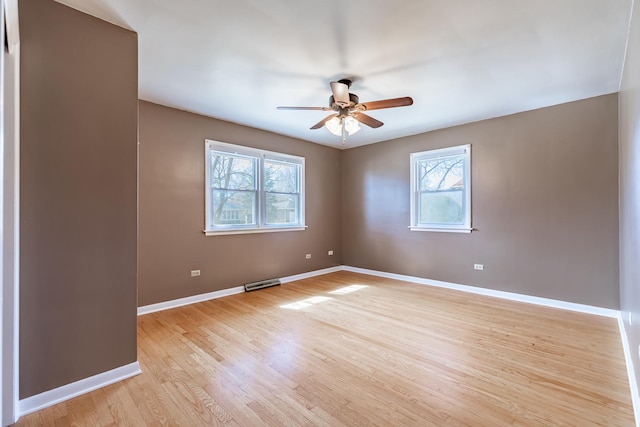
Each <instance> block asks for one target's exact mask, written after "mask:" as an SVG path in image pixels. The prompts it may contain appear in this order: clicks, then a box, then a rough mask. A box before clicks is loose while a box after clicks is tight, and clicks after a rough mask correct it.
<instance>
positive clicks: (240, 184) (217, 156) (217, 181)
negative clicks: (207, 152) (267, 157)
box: [210, 151, 258, 190]
mask: <svg viewBox="0 0 640 427" xmlns="http://www.w3.org/2000/svg"><path fill="white" fill-rule="evenodd" d="M257 160H258V159H257V158H255V157H247V156H239V155H233V154H225V153H221V152H217V151H211V171H210V172H211V175H210V176H211V186H212V187H213V188H228V189H232V190H255V189H256V172H255V171H256V164H257Z"/></svg>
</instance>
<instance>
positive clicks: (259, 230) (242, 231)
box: [203, 225, 308, 236]
mask: <svg viewBox="0 0 640 427" xmlns="http://www.w3.org/2000/svg"><path fill="white" fill-rule="evenodd" d="M307 227H308V226H306V225H303V226H296V227H273V228H243V229H235V230H204V231H203V232H204V235H205V236H227V235H229V234H254V233H278V232H283V231H304V230H306V229H307Z"/></svg>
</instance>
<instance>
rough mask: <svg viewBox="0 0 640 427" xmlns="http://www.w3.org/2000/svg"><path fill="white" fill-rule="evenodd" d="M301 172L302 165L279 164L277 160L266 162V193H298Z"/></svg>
mask: <svg viewBox="0 0 640 427" xmlns="http://www.w3.org/2000/svg"><path fill="white" fill-rule="evenodd" d="M299 170H300V165H295V164H291V163H285V162H279V161H276V160H265V161H264V189H265V191H273V192H277V193H297V192H298V181H299V180H298V173H299Z"/></svg>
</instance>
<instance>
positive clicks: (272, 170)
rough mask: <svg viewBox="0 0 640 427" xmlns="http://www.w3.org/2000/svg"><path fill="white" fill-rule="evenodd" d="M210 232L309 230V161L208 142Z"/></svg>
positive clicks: (286, 155) (207, 172)
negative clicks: (306, 204) (306, 216)
mask: <svg viewBox="0 0 640 427" xmlns="http://www.w3.org/2000/svg"><path fill="white" fill-rule="evenodd" d="M205 151H206V165H205V166H206V169H205V170H206V173H205V175H206V183H207V185H206V187H207V191H206V194H205V195H206V209H205V210H206V212H205V215H206V224H205V233H207V234H208V235H213V234H230V233H243V232H261V231H278V230H292V229H304V158H303V157H298V156H292V155H288V154H282V153H274V152H270V151H265V150H258V149H253V148H249V147H243V146H239V145H233V144H227V143H223V142H218V141H209V140H207V141H206V143H205Z"/></svg>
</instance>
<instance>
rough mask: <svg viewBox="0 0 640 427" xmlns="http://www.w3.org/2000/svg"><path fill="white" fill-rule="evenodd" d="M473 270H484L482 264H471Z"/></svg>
mask: <svg viewBox="0 0 640 427" xmlns="http://www.w3.org/2000/svg"><path fill="white" fill-rule="evenodd" d="M473 269H474V270H484V264H473Z"/></svg>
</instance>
